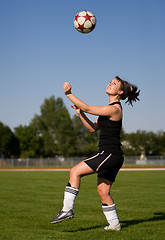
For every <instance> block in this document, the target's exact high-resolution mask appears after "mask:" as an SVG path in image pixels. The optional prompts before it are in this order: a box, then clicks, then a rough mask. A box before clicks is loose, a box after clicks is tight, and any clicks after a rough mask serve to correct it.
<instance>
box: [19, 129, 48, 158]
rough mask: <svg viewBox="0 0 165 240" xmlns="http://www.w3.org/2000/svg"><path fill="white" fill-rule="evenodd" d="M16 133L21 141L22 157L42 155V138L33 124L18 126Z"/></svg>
mask: <svg viewBox="0 0 165 240" xmlns="http://www.w3.org/2000/svg"><path fill="white" fill-rule="evenodd" d="M15 135H16V137H17V138H18V139H19V143H20V157H22V158H29V157H40V156H42V154H43V151H42V149H43V142H42V138H41V137H40V136H39V135H38V134H37V133H36V131H35V129H34V128H33V126H31V125H29V126H22V125H20V126H18V127H16V128H15Z"/></svg>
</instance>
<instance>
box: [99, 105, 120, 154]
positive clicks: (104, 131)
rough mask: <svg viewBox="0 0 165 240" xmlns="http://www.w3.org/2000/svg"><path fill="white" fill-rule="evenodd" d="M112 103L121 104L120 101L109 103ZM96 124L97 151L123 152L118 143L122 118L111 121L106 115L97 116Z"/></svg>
mask: <svg viewBox="0 0 165 240" xmlns="http://www.w3.org/2000/svg"><path fill="white" fill-rule="evenodd" d="M114 104H119V105H120V106H121V103H120V102H113V103H111V104H109V105H114ZM121 107H122V106H121ZM98 124H99V127H100V138H99V151H102V150H106V151H109V152H111V153H119V154H123V152H122V150H121V143H120V132H121V128H122V118H121V119H120V120H119V121H112V120H110V119H109V117H108V116H99V118H98Z"/></svg>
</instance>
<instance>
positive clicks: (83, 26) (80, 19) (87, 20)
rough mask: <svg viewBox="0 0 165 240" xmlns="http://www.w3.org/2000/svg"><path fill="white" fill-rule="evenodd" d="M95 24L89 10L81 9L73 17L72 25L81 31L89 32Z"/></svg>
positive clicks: (94, 19)
mask: <svg viewBox="0 0 165 240" xmlns="http://www.w3.org/2000/svg"><path fill="white" fill-rule="evenodd" d="M95 26H96V18H95V16H94V15H93V13H91V12H89V11H82V12H79V13H77V14H76V16H75V17H74V27H75V28H76V29H77V31H79V32H81V33H90V32H91V31H92V30H93V29H94V28H95Z"/></svg>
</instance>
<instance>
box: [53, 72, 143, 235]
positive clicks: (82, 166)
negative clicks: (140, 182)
mask: <svg viewBox="0 0 165 240" xmlns="http://www.w3.org/2000/svg"><path fill="white" fill-rule="evenodd" d="M63 88H64V91H65V95H66V96H67V97H68V98H69V100H70V101H71V102H72V103H73V104H74V105H73V106H72V107H73V108H74V109H75V111H76V113H77V114H78V115H79V116H80V119H81V121H82V122H83V124H84V125H85V126H86V127H87V129H88V130H89V131H90V132H95V131H97V130H99V129H100V138H99V151H98V152H97V153H95V154H93V155H92V156H91V157H89V158H87V159H85V160H84V161H82V162H80V163H79V164H77V165H76V166H74V167H73V168H72V169H71V171H70V180H69V183H68V184H67V186H66V188H65V192H64V201H63V208H62V210H60V211H59V213H58V215H57V216H56V217H55V218H54V219H52V220H51V223H59V222H62V221H63V220H65V219H70V218H73V217H74V211H73V206H74V201H75V199H76V196H77V194H78V193H79V188H80V179H81V177H83V176H86V175H89V174H93V173H97V177H98V181H97V182H98V183H97V191H98V194H99V196H100V198H101V201H102V210H103V213H104V215H105V217H106V219H107V221H108V226H106V227H105V228H104V230H116V231H119V230H120V229H121V226H120V223H119V220H118V216H117V213H116V206H115V203H114V201H113V199H112V197H111V195H110V190H111V187H112V183H113V182H114V181H115V178H116V175H117V173H118V171H119V169H120V168H121V166H122V164H123V161H124V157H123V152H122V150H121V143H120V131H121V128H122V106H121V103H120V100H125V99H127V101H126V102H128V103H129V104H131V105H132V103H133V101H136V100H139V99H138V96H139V92H140V91H138V88H137V87H136V86H135V85H132V84H130V83H128V82H127V81H124V80H122V79H121V78H119V77H118V76H116V77H115V78H114V79H113V80H112V81H111V82H110V83H109V84H108V85H107V88H106V93H107V94H108V96H109V104H108V105H105V106H88V105H87V104H86V103H84V102H83V101H81V100H80V99H79V98H77V97H76V96H75V95H73V93H72V92H71V85H70V84H69V83H67V82H65V83H64V84H63ZM85 113H89V114H93V115H97V116H99V117H98V120H97V121H96V122H95V123H93V122H91V121H90V120H89V119H88V118H87V116H86V115H85Z"/></svg>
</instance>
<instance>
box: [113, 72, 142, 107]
mask: <svg viewBox="0 0 165 240" xmlns="http://www.w3.org/2000/svg"><path fill="white" fill-rule="evenodd" d="M115 78H116V79H117V80H118V81H120V82H121V90H123V93H122V94H121V99H122V100H125V99H127V101H126V103H128V104H130V105H131V106H133V104H132V103H133V102H136V101H137V100H138V101H139V98H138V96H139V93H140V90H138V87H137V86H135V85H133V84H131V83H129V82H127V81H124V80H123V79H121V78H120V77H118V76H116V77H115Z"/></svg>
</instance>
